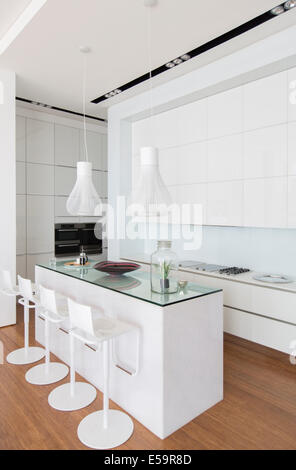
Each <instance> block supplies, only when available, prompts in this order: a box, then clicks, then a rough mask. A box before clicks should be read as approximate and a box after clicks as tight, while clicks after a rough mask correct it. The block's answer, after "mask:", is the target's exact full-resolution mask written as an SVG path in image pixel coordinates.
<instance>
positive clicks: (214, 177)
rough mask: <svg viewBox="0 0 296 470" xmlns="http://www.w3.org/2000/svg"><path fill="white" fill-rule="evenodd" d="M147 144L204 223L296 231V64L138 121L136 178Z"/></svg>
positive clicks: (177, 198) (177, 193)
mask: <svg viewBox="0 0 296 470" xmlns="http://www.w3.org/2000/svg"><path fill="white" fill-rule="evenodd" d="M294 81H295V83H294ZM291 93H293V96H292V98H293V99H291ZM145 145H155V146H157V147H159V149H160V169H161V173H162V176H163V178H164V181H165V183H166V184H167V185H168V186H169V189H170V191H171V194H172V198H173V200H174V202H185V201H186V202H196V203H201V204H203V206H204V224H205V225H224V226H246V227H248V226H249V227H263V228H264V227H268V228H277V227H278V228H283V227H289V228H296V209H295V207H296V204H295V201H296V68H295V69H291V70H288V71H284V72H281V73H278V74H275V75H271V76H269V77H266V78H263V79H260V80H257V81H254V82H251V83H248V84H246V85H244V86H241V87H238V88H235V89H231V90H228V91H226V92H223V93H219V94H217V95H214V96H211V97H208V98H206V99H203V100H200V101H197V102H194V103H190V104H188V105H185V106H182V107H179V108H175V109H173V110H171V111H167V112H165V113H162V114H159V115H155V116H153V117H152V118H151V119H150V118H149V119H145V120H142V121H138V122H136V123H134V124H133V181H135V180H136V179H137V177H138V174H139V149H140V147H141V146H145Z"/></svg>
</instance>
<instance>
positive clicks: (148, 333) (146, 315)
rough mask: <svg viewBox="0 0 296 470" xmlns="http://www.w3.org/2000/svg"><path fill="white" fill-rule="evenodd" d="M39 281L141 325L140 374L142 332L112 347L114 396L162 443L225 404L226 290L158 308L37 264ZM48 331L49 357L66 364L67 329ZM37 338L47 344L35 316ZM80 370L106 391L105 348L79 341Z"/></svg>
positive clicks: (112, 385) (111, 381) (108, 313)
mask: <svg viewBox="0 0 296 470" xmlns="http://www.w3.org/2000/svg"><path fill="white" fill-rule="evenodd" d="M97 274H98V276H99V273H97ZM36 283H38V284H42V285H43V286H44V287H47V288H51V289H54V290H55V291H56V292H59V293H60V294H62V295H65V296H68V297H71V298H72V299H74V300H76V301H77V302H79V303H82V304H86V305H90V306H92V307H94V308H96V307H97V308H102V309H103V310H104V313H105V314H106V315H108V316H110V317H115V318H118V319H121V320H125V321H127V322H129V323H132V324H134V325H135V326H137V327H138V328H139V330H140V348H139V352H140V356H139V370H138V373H137V374H136V375H132V374H133V372H134V371H135V370H136V369H137V335H136V334H135V333H134V332H131V333H129V334H128V335H126V336H123V337H121V338H118V339H117V340H116V342H115V344H114V346H115V348H114V349H115V350H116V351H115V354H114V364H113V366H112V367H111V371H110V398H111V399H112V400H113V401H114V402H115V403H117V404H118V405H119V406H120V407H121V408H122V409H123V410H125V411H126V412H127V413H129V414H130V415H131V416H132V417H134V418H135V419H136V420H138V421H139V422H140V423H142V424H143V425H144V426H145V427H146V428H148V429H149V430H150V431H151V432H153V433H154V434H156V435H157V436H158V437H159V438H161V439H164V438H166V437H167V436H169V435H170V434H172V433H173V432H174V431H176V430H177V429H179V428H181V427H182V426H184V425H185V424H186V423H188V422H189V421H191V420H192V419H194V418H196V417H197V416H198V415H200V414H201V413H203V412H204V411H206V410H207V409H209V408H211V407H212V406H214V405H215V404H216V403H218V402H219V401H221V400H222V399H223V312H222V305H223V297H222V292H221V291H219V292H216V291H213V293H209V294H206V295H201V296H199V297H195V298H192V299H189V300H183V301H178V302H176V303H173V304H169V305H166V306H160V305H157V304H155V303H151V302H149V301H147V300H140V299H139V298H136V297H134V296H130V295H127V294H128V291H127V293H125V292H118V291H114V290H111V289H108V288H105V287H102V286H99V285H96V284H94V283H92V282H87V281H86V280H85V279H79V278H77V277H72V276H71V275H66V274H63V273H60V272H57V271H56V270H54V269H51V268H47V267H41V266H36ZM50 327H51V330H50V350H51V352H53V353H54V354H55V355H56V356H57V357H59V358H60V359H61V360H62V361H64V362H65V363H66V364H69V360H70V351H69V334H67V327H66V326H64V327H63V325H62V326H61V327H60V328H57V327H56V326H54V325H50ZM36 340H37V341H38V342H39V343H41V344H44V321H42V320H41V318H40V317H39V316H38V311H37V313H36ZM118 366H119V367H118ZM75 368H76V371H77V372H78V373H79V374H80V375H81V376H82V377H84V378H85V379H86V380H87V381H89V382H90V383H91V384H93V385H94V386H95V387H97V388H98V389H99V390H101V391H102V383H103V352H102V351H101V350H100V349H98V350H97V351H94V350H93V349H91V348H90V347H89V346H87V345H84V344H82V343H81V342H80V341H76V343H75ZM127 371H129V372H130V373H127ZM111 408H112V405H111Z"/></svg>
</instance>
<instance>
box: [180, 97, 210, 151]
mask: <svg viewBox="0 0 296 470" xmlns="http://www.w3.org/2000/svg"><path fill="white" fill-rule="evenodd" d="M177 123H178V129H177V130H178V144H179V145H184V144H189V143H192V142H198V141H201V140H205V139H206V138H207V100H199V101H194V102H193V103H189V104H186V105H185V106H181V107H180V108H178V120H177Z"/></svg>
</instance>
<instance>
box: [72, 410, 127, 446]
mask: <svg viewBox="0 0 296 470" xmlns="http://www.w3.org/2000/svg"><path fill="white" fill-rule="evenodd" d="M133 431H134V424H133V422H132V420H131V418H130V417H129V416H128V415H127V414H125V413H123V412H122V411H118V410H108V427H106V428H104V411H103V410H102V411H95V412H94V413H91V414H90V415H88V416H86V417H85V418H84V419H83V420H82V421H81V423H80V424H79V426H78V429H77V435H78V438H79V439H80V441H81V442H82V443H83V444H84V445H86V446H87V447H90V448H91V449H113V448H114V447H118V446H120V445H121V444H123V443H124V442H126V441H127V440H128V439H129V438H130V437H131V435H132V434H133Z"/></svg>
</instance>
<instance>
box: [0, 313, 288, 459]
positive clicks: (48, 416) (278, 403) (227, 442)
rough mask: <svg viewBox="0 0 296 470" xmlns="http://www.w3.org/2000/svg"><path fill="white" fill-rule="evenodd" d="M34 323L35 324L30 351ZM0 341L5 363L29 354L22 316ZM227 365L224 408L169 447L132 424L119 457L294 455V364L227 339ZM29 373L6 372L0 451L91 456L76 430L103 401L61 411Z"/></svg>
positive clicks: (0, 369) (0, 388) (0, 374)
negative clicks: (125, 453)
mask: <svg viewBox="0 0 296 470" xmlns="http://www.w3.org/2000/svg"><path fill="white" fill-rule="evenodd" d="M33 323H34V322H33V317H31V322H30V337H31V338H30V339H31V344H32V345H34V344H36V343H35V341H34V325H33ZM0 340H1V341H2V342H3V344H4V353H5V356H6V355H7V354H8V353H9V352H10V351H12V350H14V349H16V348H18V347H22V346H23V313H22V309H18V323H17V325H16V326H10V327H6V328H2V329H0ZM224 364H225V367H224V373H225V377H224V386H225V388H224V400H223V402H221V403H219V404H218V405H216V406H214V407H213V408H211V409H210V410H209V411H207V412H206V413H204V414H202V415H201V416H199V417H198V418H196V419H195V420H194V421H192V422H191V423H189V424H188V425H186V426H184V427H183V428H182V429H181V430H179V431H177V432H176V433H174V434H173V435H172V436H170V437H169V438H167V439H165V440H161V439H158V438H157V437H156V436H154V435H153V434H152V433H151V432H150V431H148V430H147V429H146V428H144V426H142V425H141V424H140V423H138V422H137V421H135V420H134V423H135V430H134V434H133V436H132V437H131V439H130V440H129V441H128V442H127V443H125V444H124V445H123V446H121V447H119V449H123V450H138V449H147V450H150V449H153V450H158V449H162V450H175V449H177V450H181V449H184V450H189V449H296V437H295V436H296V366H292V365H291V364H290V362H289V358H288V356H287V355H285V354H282V353H279V352H277V351H274V350H271V349H268V348H265V347H263V346H259V345H257V344H254V343H250V342H249V341H245V340H242V339H239V338H236V337H234V336H230V335H225V341H224ZM30 367H31V366H13V365H10V364H7V363H6V362H5V363H4V364H3V365H0V449H1V450H6V449H86V448H85V446H83V445H82V444H81V443H80V442H79V440H78V438H77V434H76V430H77V426H78V424H79V422H80V421H81V419H82V418H83V417H84V416H86V415H87V414H89V413H91V412H93V411H96V410H98V409H101V408H102V395H101V393H99V394H98V395H99V396H98V399H97V400H96V401H95V402H94V403H93V404H91V405H90V406H88V407H87V408H85V409H83V410H80V411H74V412H71V413H63V412H59V411H55V410H53V409H52V408H50V407H49V405H48V403H47V397H48V394H49V392H50V391H51V390H52V389H53V388H55V387H56V384H53V385H49V386H42V387H37V386H33V385H30V384H28V383H27V382H26V381H25V379H24V375H25V372H26V371H27V370H28V369H29V368H30ZM79 379H80V380H82V379H81V378H79ZM66 381H68V378H66V379H65V380H64V382H66ZM61 383H63V382H61ZM110 405H111V407H112V408H117V406H116V405H115V404H114V403H112V402H111V403H110Z"/></svg>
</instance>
